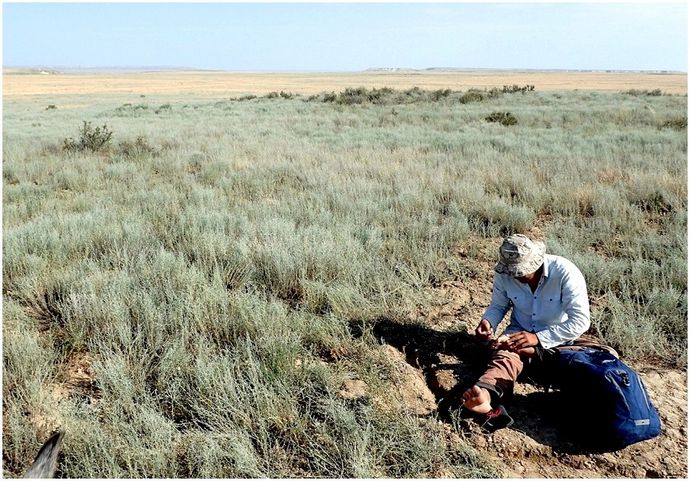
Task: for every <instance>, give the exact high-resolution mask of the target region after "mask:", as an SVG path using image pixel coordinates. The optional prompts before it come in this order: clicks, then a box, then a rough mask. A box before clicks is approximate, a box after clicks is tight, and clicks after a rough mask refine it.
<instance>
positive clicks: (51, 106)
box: [46, 104, 57, 110]
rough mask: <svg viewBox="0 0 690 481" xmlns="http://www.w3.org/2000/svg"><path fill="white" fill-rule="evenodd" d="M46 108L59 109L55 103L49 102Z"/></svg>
mask: <svg viewBox="0 0 690 481" xmlns="http://www.w3.org/2000/svg"><path fill="white" fill-rule="evenodd" d="M46 110H57V106H56V105H55V104H49V105H48V106H47V107H46Z"/></svg>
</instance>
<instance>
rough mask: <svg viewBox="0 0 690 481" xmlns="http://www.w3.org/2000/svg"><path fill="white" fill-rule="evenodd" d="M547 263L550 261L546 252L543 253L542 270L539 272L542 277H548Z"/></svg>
mask: <svg viewBox="0 0 690 481" xmlns="http://www.w3.org/2000/svg"><path fill="white" fill-rule="evenodd" d="M549 263H550V261H549V256H548V254H544V270H543V271H542V273H541V275H542V276H543V277H549Z"/></svg>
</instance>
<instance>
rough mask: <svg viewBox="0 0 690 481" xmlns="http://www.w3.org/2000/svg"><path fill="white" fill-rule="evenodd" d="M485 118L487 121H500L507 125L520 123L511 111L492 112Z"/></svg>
mask: <svg viewBox="0 0 690 481" xmlns="http://www.w3.org/2000/svg"><path fill="white" fill-rule="evenodd" d="M484 120H486V121H487V122H498V123H499V124H501V125H505V126H509V125H516V124H517V123H518V121H517V118H516V117H515V116H514V115H513V114H511V113H510V112H491V114H489V116H488V117H485V118H484Z"/></svg>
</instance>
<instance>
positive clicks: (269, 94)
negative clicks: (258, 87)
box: [264, 92, 279, 99]
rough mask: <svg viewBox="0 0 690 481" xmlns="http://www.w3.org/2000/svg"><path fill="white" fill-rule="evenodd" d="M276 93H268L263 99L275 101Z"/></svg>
mask: <svg viewBox="0 0 690 481" xmlns="http://www.w3.org/2000/svg"><path fill="white" fill-rule="evenodd" d="M278 95H279V94H278V92H269V93H267V94H266V95H264V98H267V99H277V98H278Z"/></svg>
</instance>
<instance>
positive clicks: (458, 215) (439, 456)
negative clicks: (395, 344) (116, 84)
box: [3, 89, 687, 478]
mask: <svg viewBox="0 0 690 481" xmlns="http://www.w3.org/2000/svg"><path fill="white" fill-rule="evenodd" d="M520 92H522V91H521V90H520ZM468 93H469V92H458V91H449V90H446V89H443V90H435V91H426V90H422V89H409V90H404V91H400V90H393V89H349V90H346V91H343V92H339V93H335V92H332V93H323V94H320V95H317V96H313V97H309V98H307V97H304V98H302V97H300V96H297V95H295V96H291V98H285V96H281V95H280V93H278V92H275V93H274V94H269V95H267V96H265V97H258V98H254V99H253V100H252V101H251V102H231V101H230V100H226V101H223V102H215V101H209V100H208V99H200V100H195V99H191V98H178V99H173V98H171V99H170V100H169V104H168V105H170V106H171V108H170V109H167V108H166V109H164V110H163V112H164V113H165V115H157V114H156V111H155V110H160V108H158V109H154V108H153V107H151V108H148V107H137V106H134V105H132V104H125V105H122V106H121V107H118V108H115V106H116V105H119V104H120V103H121V102H123V101H124V100H123V99H118V100H116V101H113V100H112V99H108V100H107V101H106V100H95V101H94V102H93V105H91V106H89V107H79V108H70V109H63V108H61V109H59V110H56V111H54V112H51V114H50V115H44V116H43V117H41V122H43V126H42V127H40V128H31V127H30V126H31V124H32V122H35V121H36V118H35V117H36V112H37V111H38V112H42V109H43V105H44V104H40V105H38V106H35V105H34V106H33V107H31V105H32V104H30V103H28V102H27V103H26V104H22V103H20V102H15V103H12V104H11V105H9V106H6V108H5V112H4V115H5V119H4V121H5V124H4V125H5V128H4V136H5V139H4V140H5V141H4V143H3V149H4V152H3V154H4V155H3V157H4V158H3V179H4V189H3V200H4V202H3V204H4V205H3V240H4V242H3V301H4V302H3V316H4V319H3V363H4V364H3V366H4V370H3V394H4V395H3V416H4V418H3V420H4V422H3V461H4V463H3V469H4V472H5V474H6V475H8V476H17V475H20V474H22V472H23V470H24V469H25V467H26V466H27V464H28V462H30V461H31V459H32V458H33V456H34V454H35V448H37V447H38V446H39V445H40V443H41V441H42V440H43V439H45V438H46V435H47V434H48V432H49V431H50V430H52V429H53V428H55V427H57V426H58V425H59V426H61V427H63V428H64V429H65V430H66V431H67V433H68V434H67V435H66V438H65V448H64V459H62V460H61V465H60V466H61V475H62V476H64V477H82V478H88V477H105V478H108V477H120V478H131V477H135V478H136V477H158V478H164V477H177V478H183V477H198V478H202V477H228V478H240V477H406V478H417V477H420V478H421V477H450V476H458V477H464V478H472V477H496V476H498V475H499V474H500V473H498V472H497V471H496V470H495V469H494V468H493V467H492V464H491V462H490V461H488V460H487V459H484V458H483V457H482V456H481V455H480V454H479V453H478V452H477V451H476V450H474V449H473V448H472V446H469V445H468V444H466V443H465V441H464V440H463V439H462V438H461V437H458V436H456V437H454V438H453V437H451V436H450V434H449V431H445V430H443V427H442V426H441V425H440V424H439V423H438V422H437V420H436V418H435V415H434V414H431V415H427V416H421V415H417V414H415V413H414V412H412V411H410V409H409V407H407V406H406V405H405V403H404V402H403V401H402V400H401V394H400V392H399V391H398V387H399V385H400V378H399V373H398V372H397V371H396V369H395V365H393V364H392V363H391V361H390V359H389V358H387V357H386V355H385V350H384V347H383V346H381V344H380V338H377V336H375V334H374V333H373V331H372V325H373V324H374V322H375V321H379V320H382V319H383V320H386V321H387V322H389V323H391V324H392V325H401V324H402V325H409V324H414V323H415V322H417V321H418V320H419V319H420V316H422V314H420V313H423V312H428V311H429V310H430V309H431V307H432V305H431V303H432V301H431V299H432V297H433V296H432V294H430V292H433V290H434V288H435V286H438V285H440V284H441V283H442V282H444V281H446V280H452V281H453V282H455V283H456V284H457V285H459V286H462V287H466V288H468V289H469V287H468V286H470V285H471V282H475V283H476V282H478V281H477V279H481V276H480V275H478V274H480V272H479V270H478V268H477V267H476V264H473V263H470V262H469V260H472V261H473V260H474V259H475V258H476V256H475V252H474V251H472V250H470V251H468V252H464V253H463V254H462V256H461V255H459V254H458V251H457V246H458V245H459V244H462V243H464V244H471V245H473V246H475V247H474V249H480V248H483V247H485V246H486V245H488V244H490V245H491V248H492V249H494V247H495V246H496V245H497V241H498V238H499V236H500V235H503V234H506V233H508V232H527V231H529V230H530V229H532V228H534V226H535V225H537V226H538V227H539V231H540V232H542V233H543V235H544V237H545V241H546V244H547V248H548V250H549V252H552V253H555V254H559V255H564V256H566V257H568V258H570V259H572V260H573V261H574V262H575V263H576V264H577V265H578V266H579V267H580V268H581V270H582V271H583V273H584V275H585V277H586V279H587V282H588V289H589V293H590V297H591V299H592V317H593V324H594V328H593V332H594V333H595V334H597V335H598V336H600V337H601V338H602V339H603V340H604V341H605V342H608V343H610V344H612V345H613V346H614V347H616V349H618V350H619V351H620V352H621V353H622V354H623V356H624V358H625V359H626V361H635V360H637V361H639V360H643V359H646V360H651V361H654V362H656V363H663V364H666V365H673V366H676V367H679V368H681V369H682V368H684V367H685V359H686V357H687V320H686V319H687V136H686V130H678V129H676V128H673V127H672V128H660V126H661V124H662V122H665V120H664V119H669V120H672V119H681V118H685V119H686V118H687V97H685V96H671V95H660V96H654V95H651V96H644V98H635V97H633V96H631V95H627V94H622V93H615V94H598V95H596V96H595V95H592V94H590V93H588V92H570V93H567V92H561V93H556V94H550V93H543V92H531V91H529V89H528V90H527V91H526V92H525V95H522V94H518V93H519V92H515V95H510V94H504V92H502V91H501V90H500V89H495V90H489V91H483V90H482V91H477V92H476V95H477V96H481V97H482V98H481V100H479V101H470V102H465V103H463V102H461V101H460V99H461V98H462V96H464V95H467V94H468ZM472 95H475V93H473V94H472ZM245 100H247V99H245ZM431 102H433V103H431ZM641 103H644V104H645V105H647V104H648V105H649V106H651V108H653V110H654V112H656V114H655V115H656V117H653V116H652V115H651V114H650V112H649V110H646V109H644V108H640V104H641ZM64 104H65V105H66V104H67V102H65V103H64ZM60 105H63V102H62V101H60ZM140 105H144V104H140ZM156 105H158V104H156ZM164 105H166V104H164ZM161 107H162V106H161ZM229 107H231V108H229ZM31 108H33V109H34V110H33V111H31V110H30V109H31ZM492 111H495V112H497V113H499V114H500V115H498V116H497V120H496V121H499V122H500V121H501V119H505V118H506V117H508V118H513V119H515V118H517V117H519V120H520V123H519V125H516V126H514V128H510V129H507V128H506V129H501V128H498V127H497V126H493V125H490V124H488V123H487V120H486V117H487V113H488V112H492ZM509 112H512V113H513V114H510V116H508V115H507V114H508V113H509ZM44 118H46V119H47V120H45V121H44ZM82 118H92V119H99V121H98V123H99V124H101V123H102V127H93V126H92V125H91V124H90V123H88V122H84V124H83V127H82V128H81V129H80V132H79V133H80V135H79V138H78V139H77V140H73V139H67V140H66V141H65V145H66V146H67V147H66V150H67V151H70V152H72V151H79V152H81V153H80V155H65V153H64V151H62V150H61V149H60V148H59V147H60V145H59V142H60V139H62V138H63V137H64V136H65V135H68V134H69V129H70V128H71V127H70V126H76V125H78V122H79V121H80V120H81V119H82ZM685 128H686V126H685V127H683V129H685ZM111 129H112V130H111ZM113 131H115V132H117V139H114V140H111V137H112V135H113ZM27 132H30V134H27ZM123 139H125V140H123ZM126 139H130V140H126ZM131 139H134V140H131ZM115 141H119V142H115ZM111 143H115V144H116V145H115V146H111V145H110V144H111ZM55 145H57V148H55V147H54V146H55ZM469 241H471V242H469ZM485 264H486V265H484V266H483V268H484V269H486V270H487V271H489V272H490V270H491V266H492V264H491V262H486V263H485ZM474 314H476V313H468V312H465V311H457V312H454V313H453V316H455V317H454V322H455V324H453V325H452V326H451V327H449V328H448V331H449V336H450V335H451V333H454V332H455V331H456V330H465V329H467V328H468V327H473V326H468V325H467V324H468V323H469V321H468V319H469V317H468V316H470V315H474ZM355 325H356V326H358V329H359V331H358V332H357V334H356V335H355V332H354V331H355V329H354V328H353V326H355ZM352 380H358V381H362V382H364V383H365V385H366V386H367V387H366V392H365V393H364V394H362V395H361V396H356V397H350V398H348V397H345V396H343V395H342V393H341V390H342V386H343V385H344V383H345V382H346V381H352ZM549 452H550V451H549Z"/></svg>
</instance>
